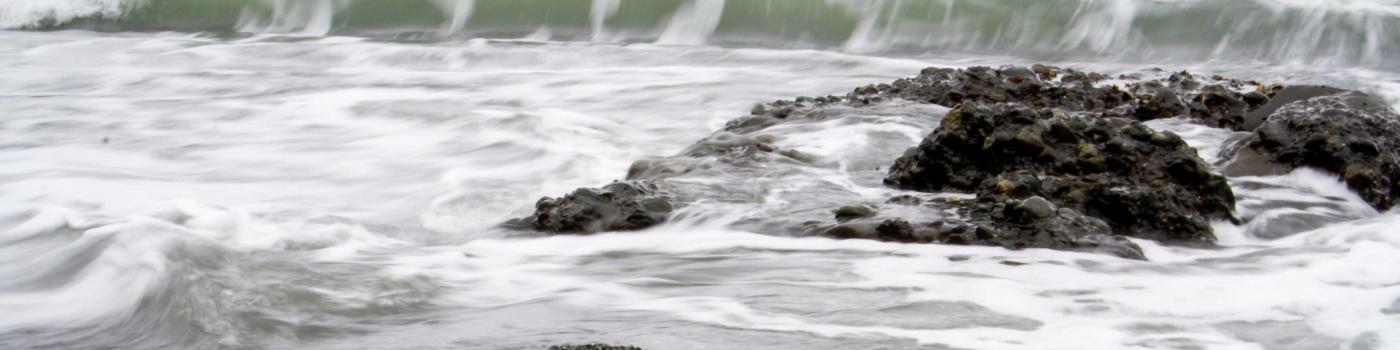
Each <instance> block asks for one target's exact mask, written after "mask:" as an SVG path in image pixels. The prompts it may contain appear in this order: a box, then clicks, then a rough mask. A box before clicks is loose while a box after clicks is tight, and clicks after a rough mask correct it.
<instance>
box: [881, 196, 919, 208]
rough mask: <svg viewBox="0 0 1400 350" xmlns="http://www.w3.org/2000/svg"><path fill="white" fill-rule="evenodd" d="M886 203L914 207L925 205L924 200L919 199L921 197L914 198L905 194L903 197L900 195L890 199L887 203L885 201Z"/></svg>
mask: <svg viewBox="0 0 1400 350" xmlns="http://www.w3.org/2000/svg"><path fill="white" fill-rule="evenodd" d="M885 203H890V204H899V205H908V206H914V205H919V204H923V203H924V200H922V199H919V197H914V196H910V195H907V194H903V195H898V196H894V197H890V199H889V200H887V201H885Z"/></svg>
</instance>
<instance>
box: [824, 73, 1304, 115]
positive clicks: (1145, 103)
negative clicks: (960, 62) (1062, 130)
mask: <svg viewBox="0 0 1400 350" xmlns="http://www.w3.org/2000/svg"><path fill="white" fill-rule="evenodd" d="M1120 78H1124V79H1131V77H1127V76H1123V77H1120ZM1106 79H1109V77H1108V76H1105V75H1102V74H1098V73H1084V72H1080V71H1076V70H1074V69H1061V68H1058V67H1050V66H1042V65H1035V66H1032V67H1030V68H1026V67H1018V66H1006V67H1001V68H995V69H994V68H989V67H971V68H967V69H950V68H929V69H925V70H924V71H923V72H921V73H920V74H919V76H917V77H913V78H907V79H900V80H897V81H895V82H894V83H891V84H879V85H871V86H866V87H862V88H858V89H856V90H855V91H854V92H852V93H851V94H849V95H847V96H846V100H848V101H849V102H850V103H852V104H857V105H858V104H862V103H864V104H869V103H874V102H879V101H882V100H887V99H892V98H898V99H904V100H909V101H922V102H927V103H934V104H940V105H944V106H950V107H951V106H957V105H958V104H961V103H970V102H982V103H1001V102H1016V103H1021V104H1023V105H1026V106H1028V107H1032V108H1057V109H1061V110H1065V111H1069V112H1095V113H1099V114H1101V115H1104V116H1112V117H1123V118H1131V119H1136V120H1141V121H1146V120H1152V119H1159V118H1172V117H1190V118H1192V119H1195V120H1198V121H1200V122H1202V123H1205V124H1208V125H1212V126H1216V127H1223V128H1230V129H1234V130H1241V131H1246V130H1249V129H1251V128H1248V127H1247V126H1246V123H1245V119H1246V116H1247V115H1248V114H1249V113H1250V112H1252V111H1254V110H1256V109H1259V108H1261V107H1263V106H1264V105H1265V104H1267V103H1268V102H1269V99H1270V96H1271V95H1272V94H1274V93H1275V88H1278V89H1281V88H1282V87H1272V88H1268V89H1264V88H1262V87H1258V89H1259V90H1260V91H1253V92H1240V91H1237V90H1240V89H1241V88H1243V87H1245V86H1246V85H1256V86H1257V85H1259V83H1257V82H1243V81H1239V80H1229V79H1225V78H1221V77H1215V78H1213V79H1211V80H1210V81H1209V82H1202V81H1199V80H1197V79H1196V77H1194V76H1192V75H1191V74H1190V73H1187V72H1180V73H1175V74H1172V75H1171V76H1170V77H1169V78H1167V79H1163V80H1145V81H1141V82H1136V83H1132V84H1129V85H1127V87H1126V88H1120V87H1118V86H1116V85H1103V86H1100V85H1098V84H1096V83H1097V82H1099V81H1103V80H1106Z"/></svg>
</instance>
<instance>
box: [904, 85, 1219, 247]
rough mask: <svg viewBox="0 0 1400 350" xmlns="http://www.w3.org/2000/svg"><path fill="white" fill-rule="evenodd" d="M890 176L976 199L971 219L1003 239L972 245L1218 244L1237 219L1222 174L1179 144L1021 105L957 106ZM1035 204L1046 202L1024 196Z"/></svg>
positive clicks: (1165, 136)
mask: <svg viewBox="0 0 1400 350" xmlns="http://www.w3.org/2000/svg"><path fill="white" fill-rule="evenodd" d="M885 181H886V184H889V185H891V186H896V187H900V188H905V189H910V190H917V191H927V192H942V191H962V192H976V194H977V197H978V202H979V206H978V209H979V210H977V211H974V215H973V219H974V221H984V222H986V223H987V224H988V225H989V226H990V228H989V230H999V231H1000V232H992V233H991V235H992V236H993V237H992V239H972V240H971V241H972V242H975V243H984V244H985V243H992V244H996V245H1004V246H1010V247H1015V248H1024V247H1046V248H1060V249H1078V248H1080V247H1085V248H1088V247H1090V246H1092V244H1087V243H1089V241H1088V240H1097V241H1105V239H1103V238H1101V236H1104V235H1108V234H1113V235H1121V236H1132V237H1141V238H1148V239H1154V240H1160V241H1170V242H1178V243H1187V242H1199V243H1209V242H1213V241H1214V235H1213V234H1212V233H1211V229H1210V226H1209V221H1210V220H1233V219H1234V217H1233V214H1232V208H1233V207H1234V195H1233V193H1232V192H1231V191H1230V187H1229V185H1228V184H1227V183H1226V182H1225V178H1224V177H1221V176H1220V175H1216V174H1213V173H1211V171H1210V167H1209V166H1207V165H1206V164H1205V163H1204V162H1203V161H1202V160H1201V159H1200V157H1198V156H1197V155H1196V151H1195V150H1194V149H1192V148H1190V147H1188V146H1187V145H1186V142H1185V141H1183V140H1182V139H1181V137H1179V136H1177V135H1175V134H1172V133H1170V132H1167V133H1159V132H1155V131H1153V130H1151V129H1148V128H1147V127H1146V126H1143V125H1142V124H1141V123H1138V122H1135V121H1133V120H1129V119H1124V118H1115V117H1101V116H1094V115H1083V114H1074V115H1072V114H1068V113H1065V112H1063V111H1060V110H1057V109H1039V110H1037V109H1032V108H1029V107H1027V106H1025V105H1022V104H1018V103H1000V104H987V103H965V104H963V105H962V106H960V107H959V108H957V109H954V110H953V111H951V112H949V113H948V115H947V116H946V117H945V118H944V120H943V124H942V126H940V127H939V128H938V129H937V130H935V131H934V132H933V134H932V135H930V136H929V137H928V138H926V139H924V141H923V142H922V143H921V144H920V145H919V146H918V147H915V148H911V149H910V150H909V151H908V152H907V153H906V154H905V155H904V156H903V157H901V158H899V159H898V160H896V161H895V164H894V166H892V167H891V168H890V173H889V177H887V178H886V179H885ZM1033 197H1041V198H1043V199H1045V200H1048V203H1042V202H1041V201H1040V200H1035V201H1032V202H1029V203H1026V202H1024V201H1022V200H1024V199H1027V198H1033ZM1065 209H1068V210H1065ZM1052 213H1053V214H1052ZM1047 220H1048V221H1047ZM1096 221H1101V222H1096ZM985 236H987V235H986V234H982V235H973V238H983V237H985ZM1081 241H1083V242H1085V243H1083V244H1081V243H1077V242H1081Z"/></svg>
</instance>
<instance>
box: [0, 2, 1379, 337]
mask: <svg viewBox="0 0 1400 350" xmlns="http://www.w3.org/2000/svg"><path fill="white" fill-rule="evenodd" d="M0 27H3V28H9V29H14V30H11V31H0V164H3V165H4V166H0V348H20V349H24V348H52V349H70V348H71V349H91V348H101V349H109V348H116V349H149V348H181V349H183V348H277V349H281V348H288V349H290V348H298V349H300V348H325V349H347V348H352V349H353V348H373V349H379V348H391V349H424V348H428V349H433V348H439V349H542V348H544V347H547V346H548V344H557V343H566V342H575V343H576V342H585V341H603V342H614V343H626V344H634V345H638V346H642V347H645V348H647V349H908V348H927V349H946V348H956V349H1268V350H1273V349H1392V348H1396V347H1400V331H1396V330H1400V269H1396V268H1395V266H1400V231H1397V230H1396V229H1395V225H1397V224H1400V213H1397V212H1396V211H1391V212H1389V213H1377V212H1375V211H1374V210H1373V209H1371V208H1370V207H1369V206H1367V205H1366V204H1365V203H1364V202H1362V201H1361V200H1360V199H1358V198H1357V197H1356V195H1354V194H1352V193H1350V192H1349V191H1348V190H1347V189H1346V187H1345V186H1344V185H1342V184H1340V183H1338V182H1337V181H1336V180H1334V178H1333V177H1332V176H1330V175H1327V174H1322V173H1318V172H1314V171H1310V170H1300V171H1296V172H1294V173H1291V174H1288V175H1285V176H1275V177H1258V178H1253V177H1251V178H1233V179H1231V182H1232V185H1233V187H1234V189H1235V192H1236V194H1237V196H1238V197H1239V206H1238V208H1237V211H1238V214H1239V215H1240V216H1242V217H1244V218H1246V219H1248V220H1249V221H1248V222H1247V223H1246V224H1244V225H1240V226H1234V225H1230V224H1225V223H1222V224H1219V225H1217V226H1216V233H1217V235H1218V236H1220V241H1221V243H1222V245H1223V246H1224V247H1223V248H1220V249H1191V248H1181V247H1164V246H1160V245H1157V244H1154V243H1152V242H1147V241H1140V242H1139V243H1140V244H1142V245H1143V246H1144V248H1145V250H1146V252H1147V255H1148V257H1149V259H1151V261H1146V262H1144V261H1129V260H1122V259H1117V258H1112V257H1108V256H1100V255H1092V254H1082V253H1070V252H1059V251H1047V250H1028V251H1007V250H1003V249H998V248H986V247H956V246H938V245H902V244H890V243H879V242H867V241H835V240H828V239H820V238H797V237H787V236H784V235H782V234H777V233H775V232H762V230H751V231H759V232H747V231H745V230H744V229H740V228H738V227H747V226H743V225H735V224H734V223H739V222H745V220H750V219H753V218H754V217H784V216H792V217H801V216H804V215H806V216H824V215H828V214H827V213H824V212H818V209H815V208H816V207H820V206H814V203H818V204H819V203H825V202H836V203H845V202H848V201H853V200H854V201H870V202H872V203H878V202H883V199H884V198H887V197H889V195H891V194H895V193H899V192H898V191H896V190H892V189H887V188H884V187H883V186H881V185H880V184H879V179H880V177H881V176H882V174H883V173H882V172H881V171H878V170H876V168H880V167H886V166H888V163H890V162H892V161H893V158H894V157H893V155H895V154H898V153H899V152H901V151H902V150H903V149H904V148H906V147H909V146H912V145H914V144H916V143H917V142H918V140H919V139H920V138H922V137H923V136H924V135H925V134H927V133H928V132H929V131H931V130H932V129H933V128H934V127H935V126H936V125H937V116H938V115H941V114H942V113H943V112H944V110H942V109H938V108H931V109H927V108H926V109H921V110H919V113H912V112H899V110H898V109H872V110H870V111H868V113H865V114H859V115H848V116H844V117H842V118H838V119H836V120H832V121H827V122H822V123H815V122H814V123H808V124H804V123H794V124H793V125H790V126H785V127H782V128H775V129H774V130H773V131H774V133H775V136H776V137H777V139H778V143H779V144H780V146H782V147H783V148H785V149H786V148H791V149H797V150H799V151H802V152H804V153H806V154H810V155H813V156H815V157H817V158H818V160H819V161H818V162H815V163H816V164H821V165H820V166H811V167H791V168H785V169H781V170H782V171H777V170H775V171H774V172H773V173H772V174H766V175H764V176H763V177H762V178H745V177H744V176H736V175H725V174H710V175H703V176H690V177H686V178H682V179H678V180H677V181H689V182H691V183H700V184H704V183H709V184H719V185H716V186H713V187H714V188H715V189H714V191H715V193H714V195H715V196H714V197H715V198H724V200H713V201H704V202H701V203H695V204H693V205H691V206H688V207H686V208H684V209H682V212H681V213H680V214H681V215H683V216H684V218H683V219H678V220H674V221H673V222H671V223H668V224H666V225H663V226H661V227H658V228H655V229H652V230H648V231H646V232H640V233H619V234H603V235H595V236H586V237H574V236H569V237H521V236H520V235H519V234H518V233H511V232H508V231H505V230H502V229H499V228H496V227H495V225H496V224H498V223H500V222H502V221H504V220H505V219H508V218H512V217H518V216H522V215H525V214H528V213H529V211H530V210H531V209H532V205H533V203H534V201H535V200H536V199H537V198H539V197H540V196H545V195H549V196H554V195H558V194H561V193H565V192H567V191H570V190H572V189H574V188H577V187H589V186H596V185H601V184H605V183H607V182H609V181H611V180H613V179H617V178H620V177H622V176H624V174H625V173H626V170H627V167H628V166H629V164H630V163H631V162H632V161H633V160H637V159H640V158H644V157H650V156H666V155H671V154H674V153H676V152H678V151H679V150H681V149H682V148H684V147H686V146H688V145H689V144H690V143H692V142H694V141H695V140H698V139H700V138H702V137H704V136H705V135H707V134H708V133H709V132H710V131H711V130H714V129H717V128H718V127H720V126H722V125H723V123H724V122H726V121H728V120H730V119H733V118H736V117H739V116H741V115H744V114H746V113H747V112H748V110H749V107H750V106H752V105H753V104H754V103H758V102H764V101H769V100H775V99H786V98H792V97H795V96H801V95H808V96H811V95H826V94H841V93H844V92H846V91H849V90H850V89H851V88H854V87H856V86H860V85H864V84H869V83H878V82H886V81H890V80H893V79H896V78H899V77H904V76H910V75H914V74H917V72H918V71H919V70H920V69H922V68H924V67H928V66H969V65H993V66H997V65H1003V64H1029V63H1040V62H1044V63H1055V64H1061V65H1069V66H1073V67H1076V68H1081V69H1087V70H1095V71H1103V72H1110V73H1129V72H1139V71H1142V70H1143V69H1146V68H1149V67H1158V66H1160V67H1163V68H1165V69H1168V70H1183V69H1185V70H1190V71H1191V72H1195V73H1198V74H1223V75H1227V76H1232V77H1240V78H1247V79H1256V80H1260V81H1266V82H1282V83H1316V84H1331V85H1337V86H1341V87H1346V88H1354V89H1360V90H1364V91H1368V92H1371V93H1375V94H1379V95H1382V96H1386V97H1387V98H1389V99H1390V100H1391V101H1394V102H1400V74H1397V73H1396V69H1397V67H1400V62H1398V61H1397V60H1400V58H1397V57H1400V40H1397V39H1396V38H1397V33H1400V5H1397V4H1396V3H1395V2H1393V1H1360V0H1353V1H1343V0H1331V1H1285V0H1268V1H1265V0H1251V1H1204V0H1197V1H1190V0H1178V1H1147V0H1136V1H1126V0H1122V1H1094V0H1073V1H1071V0H1053V1H1010V0H1008V1H937V0H933V1H913V0H909V1H837V0H828V1H798V0H771V1H760V0H749V1H743V0H728V1H724V0H718V1H710V0H694V1H642V0H625V1H619V0H612V1H608V0H595V1H577V0H575V1H562V0H561V1H545V0H514V1H506V0H477V1H471V0H464V1H463V0H459V1H450V0H448V1H371V0H361V1H332V0H324V1H314V0H308V1H297V0H282V1H251V0H199V1H197V0H145V1H141V0H136V1H130V0H129V1H112V0H9V1H4V2H0ZM1150 125H1151V126H1152V127H1154V128H1159V129H1165V130H1172V131H1175V132H1177V133H1178V134H1181V135H1183V136H1184V137H1186V138H1187V139H1188V141H1189V142H1190V143H1191V144H1192V145H1193V146H1195V147H1197V148H1198V149H1200V150H1201V155H1202V156H1203V157H1204V158H1206V159H1208V160H1209V159H1211V158H1213V157H1215V153H1216V151H1217V150H1218V149H1219V148H1220V146H1221V144H1222V143H1224V142H1225V141H1226V140H1227V139H1228V138H1229V137H1231V136H1232V133H1231V132H1230V131H1228V130H1221V129H1212V128H1207V127H1202V126H1197V125H1193V124H1190V123H1187V122H1185V121H1181V120H1162V121H1154V122H1151V123H1150ZM707 176H708V177H707ZM947 195H949V196H958V194H947ZM1017 263H1026V264H1025V265H1021V264H1017Z"/></svg>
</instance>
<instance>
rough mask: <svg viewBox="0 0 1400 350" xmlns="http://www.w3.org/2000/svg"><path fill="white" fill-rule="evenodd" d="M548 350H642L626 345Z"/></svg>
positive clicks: (597, 345)
mask: <svg viewBox="0 0 1400 350" xmlns="http://www.w3.org/2000/svg"><path fill="white" fill-rule="evenodd" d="M549 350H642V348H639V347H635V346H626V345H607V344H583V345H555V346H550V347H549Z"/></svg>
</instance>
